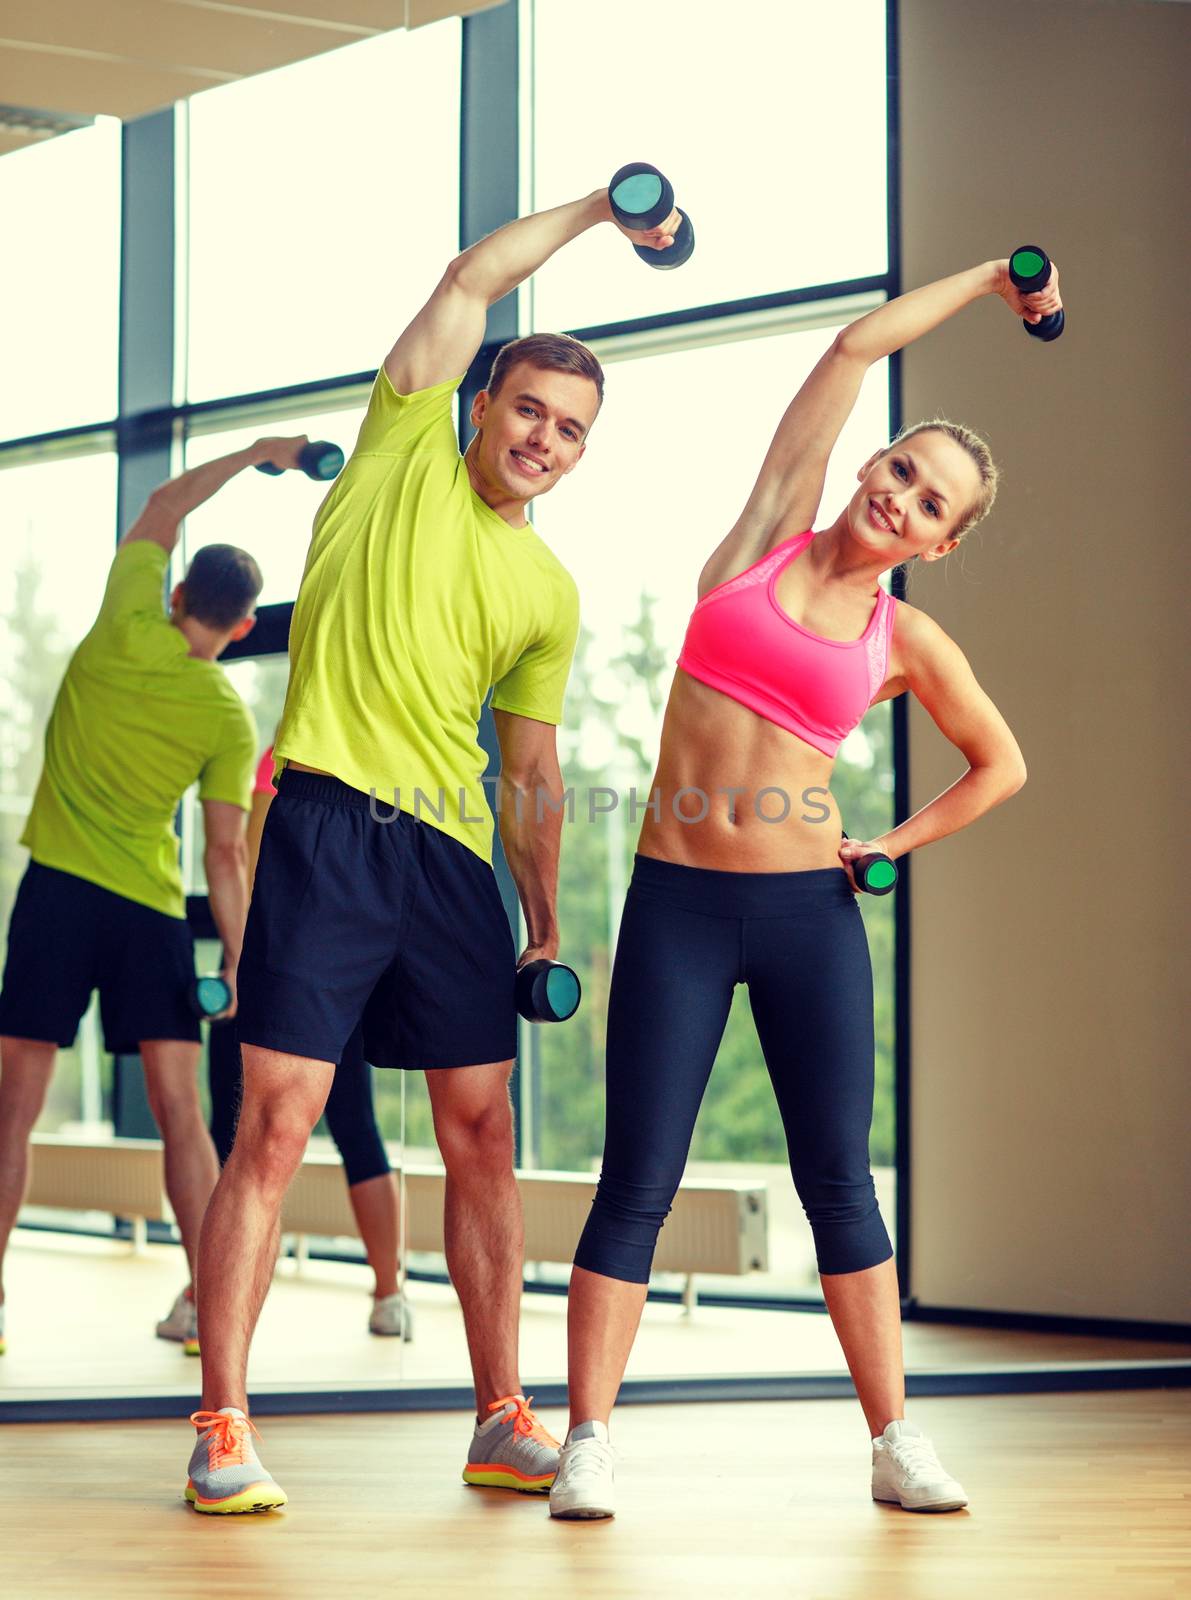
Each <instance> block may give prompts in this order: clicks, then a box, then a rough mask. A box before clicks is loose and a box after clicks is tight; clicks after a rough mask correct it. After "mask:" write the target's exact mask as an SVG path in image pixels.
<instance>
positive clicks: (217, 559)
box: [182, 544, 264, 629]
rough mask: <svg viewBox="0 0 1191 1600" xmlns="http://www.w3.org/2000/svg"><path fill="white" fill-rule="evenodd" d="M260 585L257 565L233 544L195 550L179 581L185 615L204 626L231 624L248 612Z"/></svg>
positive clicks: (248, 614)
mask: <svg viewBox="0 0 1191 1600" xmlns="http://www.w3.org/2000/svg"><path fill="white" fill-rule="evenodd" d="M263 588H264V579H263V578H262V577H261V569H260V568H259V567H258V566H257V564H256V562H255V561H254V560H253V559H252V557H251V556H250V555H249V554H248V552H247V550H238V549H237V548H236V546H235V545H234V544H208V545H204V546H203V548H202V549H201V550H200V551H199V552H198V553H197V555H196V556H195V558H194V560H193V561H192V562H191V563H190V567H189V569H188V571H187V573H186V577H185V578H184V580H183V582H182V603H183V604H184V605H185V607H186V615H187V616H188V617H193V618H194V620H195V621H196V622H202V623H205V624H206V626H207V627H208V628H220V629H223V628H234V627H235V625H236V623H237V622H242V621H243V620H244V618H245V617H247V616H251V614H252V608H253V607H254V606H255V605H256V602H257V597H258V595H259V594H260V592H261V590H262V589H263Z"/></svg>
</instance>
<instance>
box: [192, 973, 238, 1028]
mask: <svg viewBox="0 0 1191 1600" xmlns="http://www.w3.org/2000/svg"><path fill="white" fill-rule="evenodd" d="M231 1003H232V991H231V986H230V984H229V983H228V982H227V979H226V978H221V977H220V976H219V974H218V973H217V972H211V973H206V974H205V975H204V976H203V977H201V978H196V979H195V980H194V982H193V983H192V984H191V985H190V1009H191V1010H192V1011H193V1012H194V1014H195V1016H196V1017H197V1018H198V1019H199V1021H200V1022H210V1021H211V1019H212V1018H213V1017H217V1016H219V1015H220V1013H221V1012H223V1011H226V1010H227V1008H228V1006H230V1005H231Z"/></svg>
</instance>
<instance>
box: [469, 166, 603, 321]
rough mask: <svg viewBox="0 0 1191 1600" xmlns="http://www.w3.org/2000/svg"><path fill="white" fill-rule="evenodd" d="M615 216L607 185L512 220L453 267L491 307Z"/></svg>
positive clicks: (472, 248)
mask: <svg viewBox="0 0 1191 1600" xmlns="http://www.w3.org/2000/svg"><path fill="white" fill-rule="evenodd" d="M611 220H612V208H611V206H610V204H609V201H608V191H607V189H597V190H595V191H594V192H593V193H592V194H589V195H588V196H586V198H585V199H583V200H574V201H572V202H571V203H570V204H569V205H565V206H555V208H554V209H553V210H552V211H539V212H536V213H535V214H534V215H533V216H530V217H519V218H518V219H517V221H516V222H508V223H506V224H505V226H504V227H503V228H498V229H497V230H496V232H495V233H490V234H489V235H488V237H487V238H486V239H481V240H480V242H479V243H478V244H473V245H472V247H471V248H470V250H465V251H464V252H463V254H462V255H460V256H458V257H457V258H456V260H455V261H454V263H453V264H452V267H451V272H452V275H453V276H454V278H455V281H456V282H457V283H458V284H459V286H460V287H461V288H463V289H465V290H467V291H468V292H469V293H472V294H474V295H475V296H476V297H477V298H483V299H484V300H486V301H487V303H488V304H489V305H492V303H493V302H494V301H496V300H499V299H500V298H501V296H502V295H506V294H509V293H510V292H511V291H512V290H513V289H515V288H516V287H517V285H518V284H519V283H524V282H525V280H526V278H528V277H529V276H530V274H531V273H534V272H536V271H537V269H538V268H539V267H540V266H542V264H543V263H544V262H546V261H549V259H550V257H551V256H552V255H553V254H554V253H555V251H557V250H561V249H562V247H563V245H564V244H569V243H570V242H571V240H572V239H577V238H578V237H579V235H580V234H581V233H586V232H587V230H588V229H589V228H594V227H595V226H596V224H597V223H599V222H610V221H611Z"/></svg>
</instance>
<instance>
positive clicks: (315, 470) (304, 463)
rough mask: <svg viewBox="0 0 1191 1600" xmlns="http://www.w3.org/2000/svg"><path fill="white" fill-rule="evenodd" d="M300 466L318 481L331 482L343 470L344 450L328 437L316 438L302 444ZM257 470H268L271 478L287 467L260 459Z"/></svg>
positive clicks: (277, 475) (299, 457)
mask: <svg viewBox="0 0 1191 1600" xmlns="http://www.w3.org/2000/svg"><path fill="white" fill-rule="evenodd" d="M298 466H299V468H300V469H301V470H302V471H303V472H304V473H305V474H306V476H307V477H308V478H313V479H314V480H315V482H316V483H330V481H331V479H332V478H337V477H338V476H339V474H340V473H341V472H342V471H343V451H342V450H341V449H340V448H339V446H338V445H337V444H332V443H331V442H330V441H329V440H328V439H315V440H313V441H312V442H311V443H310V444H304V445H303V446H302V448H301V450H300V451H299V453H298ZM256 470H257V471H258V472H267V473H268V474H269V476H270V477H271V478H279V477H280V476H281V474H282V473H283V472H284V471H285V470H286V469H285V468H284V467H277V466H274V465H273V463H272V462H271V461H258V462H257V464H256Z"/></svg>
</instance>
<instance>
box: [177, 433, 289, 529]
mask: <svg viewBox="0 0 1191 1600" xmlns="http://www.w3.org/2000/svg"><path fill="white" fill-rule="evenodd" d="M267 459H268V456H267V452H266V450H265V447H264V443H263V441H261V440H258V441H257V442H256V443H255V444H250V445H248V446H247V447H246V448H245V449H243V450H233V451H232V453H231V454H230V455H226V456H220V457H218V459H217V460H215V461H204V462H203V464H202V466H201V467H191V468H190V470H189V471H188V472H182V473H179V474H178V476H177V477H176V478H171V479H170V480H169V482H168V483H163V484H162V485H161V486H160V488H158V489H156V490H155V491H154V499H155V500H156V501H158V503H159V504H161V505H162V506H163V507H168V509H169V511H170V513H171V515H173V516H175V517H176V518H177V520H178V521H179V522H181V520H182V518H183V517H185V516H186V515H187V514H188V513H189V512H191V511H194V510H195V509H196V508H197V507H198V506H201V505H202V504H203V502H204V500H209V499H210V498H211V496H212V495H213V494H217V493H218V492H219V490H220V489H222V488H223V486H224V484H225V483H230V481H231V480H232V479H233V478H234V477H235V476H236V474H237V473H240V472H243V471H244V469H245V468H246V467H255V466H257V465H258V464H259V463H260V462H262V461H265V460H267Z"/></svg>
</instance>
